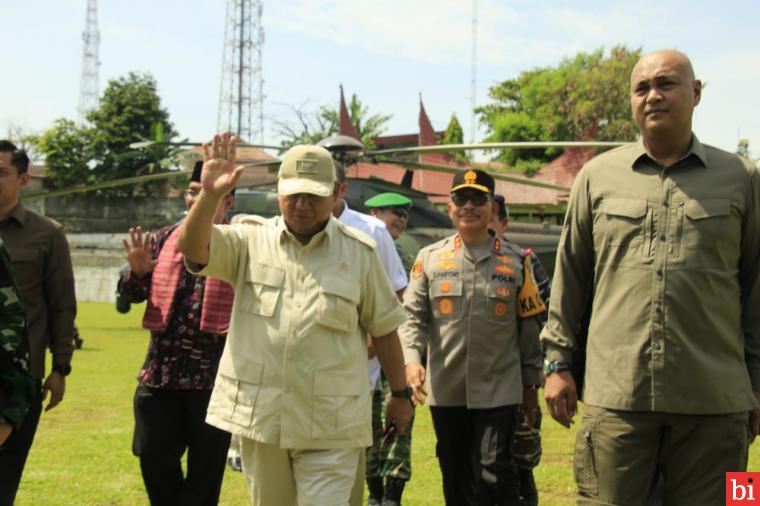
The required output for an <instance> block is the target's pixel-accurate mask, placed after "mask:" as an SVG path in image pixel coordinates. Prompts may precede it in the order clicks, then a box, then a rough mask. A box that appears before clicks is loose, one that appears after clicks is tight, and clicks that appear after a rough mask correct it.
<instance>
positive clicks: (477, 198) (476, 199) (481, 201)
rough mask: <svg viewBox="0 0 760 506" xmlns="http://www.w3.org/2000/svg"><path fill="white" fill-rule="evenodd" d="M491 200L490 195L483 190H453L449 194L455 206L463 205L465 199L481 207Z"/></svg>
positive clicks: (464, 204)
mask: <svg viewBox="0 0 760 506" xmlns="http://www.w3.org/2000/svg"><path fill="white" fill-rule="evenodd" d="M490 200H491V196H490V195H489V194H487V193H483V192H468V193H460V192H455V193H452V194H451V201H452V202H453V203H454V205H455V206H457V207H464V206H466V205H467V201H470V202H472V205H473V206H475V207H481V206H484V205H485V204H486V202H489V201H490Z"/></svg>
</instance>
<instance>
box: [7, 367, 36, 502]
mask: <svg viewBox="0 0 760 506" xmlns="http://www.w3.org/2000/svg"><path fill="white" fill-rule="evenodd" d="M40 413H42V382H41V381H40V380H37V381H36V386H35V389H34V396H33V397H32V399H31V402H30V404H29V411H27V413H26V418H24V422H23V423H22V424H21V427H19V429H18V430H15V429H14V430H13V432H12V433H11V435H10V436H8V439H6V440H5V443H3V445H2V446H0V506H11V505H12V504H13V501H14V500H15V499H16V491H18V485H19V483H20V482H21V473H23V471H24V464H26V457H27V456H28V455H29V449H30V448H31V447H32V442H33V441H34V434H35V433H36V432H37V424H38V423H39V421H40Z"/></svg>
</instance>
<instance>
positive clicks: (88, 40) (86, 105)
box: [78, 0, 100, 126]
mask: <svg viewBox="0 0 760 506" xmlns="http://www.w3.org/2000/svg"><path fill="white" fill-rule="evenodd" d="M82 42H83V48H82V76H81V79H80V83H79V109H78V111H79V125H80V126H81V125H83V124H84V122H85V121H86V116H87V113H88V112H89V111H91V110H93V109H97V107H98V97H99V95H100V90H99V89H98V67H100V60H99V59H98V48H99V46H100V32H99V31H98V1H97V0H87V16H86V18H85V22H84V31H83V32H82Z"/></svg>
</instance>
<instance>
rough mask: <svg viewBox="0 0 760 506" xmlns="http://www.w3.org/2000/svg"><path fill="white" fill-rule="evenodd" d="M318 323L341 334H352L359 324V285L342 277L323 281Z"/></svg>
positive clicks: (318, 302) (327, 278) (328, 278)
mask: <svg viewBox="0 0 760 506" xmlns="http://www.w3.org/2000/svg"><path fill="white" fill-rule="evenodd" d="M317 304H318V307H317V322H318V323H319V324H320V325H324V326H325V327H328V328H331V329H333V330H337V331H340V332H352V331H353V330H354V329H355V328H356V325H357V323H358V322H359V313H358V306H359V283H358V281H353V282H352V281H351V280H349V279H343V278H340V277H326V278H324V279H323V280H322V286H321V287H320V293H319V300H318V301H317Z"/></svg>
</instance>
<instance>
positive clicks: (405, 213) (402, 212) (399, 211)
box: [388, 207, 409, 218]
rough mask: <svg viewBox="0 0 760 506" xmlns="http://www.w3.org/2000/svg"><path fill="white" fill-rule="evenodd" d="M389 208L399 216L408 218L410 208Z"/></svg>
mask: <svg viewBox="0 0 760 506" xmlns="http://www.w3.org/2000/svg"><path fill="white" fill-rule="evenodd" d="M388 210H389V211H390V212H392V213H393V214H395V215H396V216H398V217H399V218H408V217H409V209H407V208H406V207H389V208H388Z"/></svg>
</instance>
